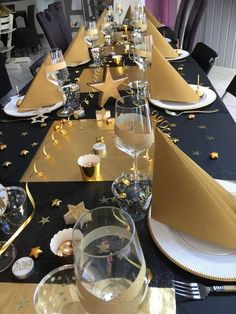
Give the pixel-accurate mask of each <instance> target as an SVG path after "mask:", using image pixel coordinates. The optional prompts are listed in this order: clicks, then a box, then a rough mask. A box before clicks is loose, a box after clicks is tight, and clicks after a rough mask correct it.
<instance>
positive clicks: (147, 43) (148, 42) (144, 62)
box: [134, 33, 152, 80]
mask: <svg viewBox="0 0 236 314" xmlns="http://www.w3.org/2000/svg"><path fill="white" fill-rule="evenodd" d="M151 59H152V35H149V34H142V33H139V34H136V36H135V37H134V62H135V63H136V64H137V65H138V66H139V68H140V69H142V70H143V80H145V72H146V69H147V68H148V67H149V65H150V64H151Z"/></svg>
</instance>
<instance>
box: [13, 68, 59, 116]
mask: <svg viewBox="0 0 236 314" xmlns="http://www.w3.org/2000/svg"><path fill="white" fill-rule="evenodd" d="M53 66H55V69H56V68H57V69H58V66H59V67H63V66H64V63H63V62H62V63H61V64H55V65H53ZM60 101H62V97H61V93H60V92H59V89H58V86H56V85H54V84H53V83H51V82H49V81H48V80H47V77H46V65H45V63H43V64H42V65H41V67H40V69H39V71H38V73H37V75H36V76H35V78H34V80H33V82H32V83H31V85H30V88H29V89H28V91H27V93H26V95H25V97H24V99H23V101H22V102H21V104H20V106H19V108H18V111H19V112H24V111H29V110H33V109H38V108H41V107H48V106H52V105H54V104H56V103H58V102H60Z"/></svg>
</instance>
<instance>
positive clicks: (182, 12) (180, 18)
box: [174, 0, 191, 42]
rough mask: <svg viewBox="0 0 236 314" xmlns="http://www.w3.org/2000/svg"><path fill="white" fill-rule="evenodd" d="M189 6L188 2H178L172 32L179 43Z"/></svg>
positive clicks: (185, 0) (183, 0) (189, 2)
mask: <svg viewBox="0 0 236 314" xmlns="http://www.w3.org/2000/svg"><path fill="white" fill-rule="evenodd" d="M190 4H191V1H190V0H182V1H181V2H180V6H179V9H178V12H177V15H176V19H175V26H174V32H175V36H176V38H178V39H179V41H180V42H182V36H183V32H184V25H185V22H186V17H187V12H188V9H189V7H190Z"/></svg>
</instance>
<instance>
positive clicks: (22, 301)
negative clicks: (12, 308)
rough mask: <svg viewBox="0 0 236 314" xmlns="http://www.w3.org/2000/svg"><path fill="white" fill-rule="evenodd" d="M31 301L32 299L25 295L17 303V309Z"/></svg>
mask: <svg viewBox="0 0 236 314" xmlns="http://www.w3.org/2000/svg"><path fill="white" fill-rule="evenodd" d="M29 302H30V299H28V298H25V297H24V296H23V297H22V298H21V299H20V300H19V301H18V302H17V303H16V310H17V311H19V310H20V309H23V308H25V307H26V305H27V304H28V303H29Z"/></svg>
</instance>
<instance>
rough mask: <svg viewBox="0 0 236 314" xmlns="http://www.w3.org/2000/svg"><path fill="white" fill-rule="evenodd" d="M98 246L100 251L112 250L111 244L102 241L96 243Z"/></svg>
mask: <svg viewBox="0 0 236 314" xmlns="http://www.w3.org/2000/svg"><path fill="white" fill-rule="evenodd" d="M96 247H97V248H98V250H99V253H108V252H109V251H110V244H109V243H105V242H102V243H101V244H99V245H96Z"/></svg>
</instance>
